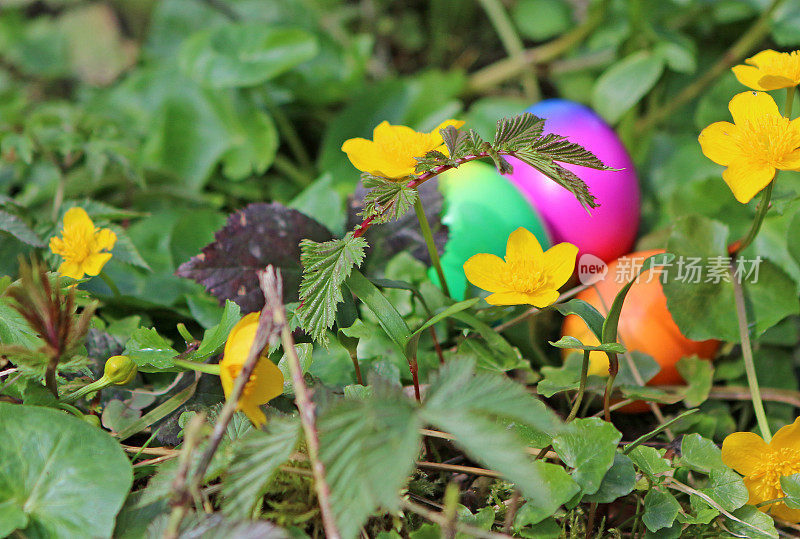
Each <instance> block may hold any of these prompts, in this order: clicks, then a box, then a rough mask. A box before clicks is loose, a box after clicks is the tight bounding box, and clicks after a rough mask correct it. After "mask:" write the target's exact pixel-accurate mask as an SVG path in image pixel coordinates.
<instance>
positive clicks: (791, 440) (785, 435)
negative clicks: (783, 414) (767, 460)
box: [769, 418, 800, 464]
mask: <svg viewBox="0 0 800 539" xmlns="http://www.w3.org/2000/svg"><path fill="white" fill-rule="evenodd" d="M769 447H770V449H775V450H778V449H783V448H788V449H797V450H800V418H797V419H795V420H794V423H791V424H789V425H786V426H784V427H781V428H780V429H778V432H776V433H775V436H773V437H772V441H771V442H770V443H769ZM799 464H800V463H799Z"/></svg>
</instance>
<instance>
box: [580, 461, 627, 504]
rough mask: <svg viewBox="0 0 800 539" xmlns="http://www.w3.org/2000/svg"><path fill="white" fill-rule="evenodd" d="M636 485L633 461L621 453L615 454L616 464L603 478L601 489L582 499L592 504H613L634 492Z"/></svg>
mask: <svg viewBox="0 0 800 539" xmlns="http://www.w3.org/2000/svg"><path fill="white" fill-rule="evenodd" d="M635 485H636V470H634V468H633V461H631V459H630V457H628V456H627V455H623V454H622V453H620V452H619V451H616V452H615V453H614V463H613V464H612V465H611V468H610V469H609V470H608V472H606V475H605V476H603V481H602V482H601V483H600V488H599V489H597V492H595V493H594V494H589V495H587V496H584V497H583V498H582V501H584V502H590V503H611V502H613V501H614V500H616V499H617V498H621V497H622V496H625V495H627V494H630V493H631V491H633V487H634V486H635Z"/></svg>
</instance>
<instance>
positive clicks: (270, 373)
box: [242, 358, 283, 404]
mask: <svg viewBox="0 0 800 539" xmlns="http://www.w3.org/2000/svg"><path fill="white" fill-rule="evenodd" d="M252 376H253V377H252V378H251V380H252V387H250V388H248V389H249V393H248V394H247V395H246V396H245V397H243V398H242V401H243V402H252V403H256V404H266V403H268V402H269V401H271V400H272V399H274V398H275V397H277V396H278V395H280V394H282V393H283V373H282V372H281V370H280V369H279V368H278V366H277V365H275V364H274V363H273V362H272V361H270V360H269V358H263V359H260V360H259V362H258V363H257V364H256V368H255V369H254V370H253V375H252Z"/></svg>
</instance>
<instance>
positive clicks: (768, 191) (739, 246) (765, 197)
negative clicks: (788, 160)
mask: <svg viewBox="0 0 800 539" xmlns="http://www.w3.org/2000/svg"><path fill="white" fill-rule="evenodd" d="M777 178H778V173H777V172H776V173H775V178H773V179H772V181H771V182H769V184H767V186H766V187H765V188H764V190H763V191H762V192H761V201H760V202H759V203H758V209H757V210H756V216H755V219H753V224H752V225H751V226H750V230H749V232H748V233H747V236H745V237H744V238H743V239H741V240H739V241H737V242H735V243H733V244H732V245H731V246H730V247H729V248H728V252H729V253H730V254H731V255H736V254H738V253H741V252H742V251H744V250H745V249H746V248H747V247H748V246H749V245H750V244H751V243H753V240H754V239H756V236H757V235H758V231H759V230H761V225H762V224H763V223H764V217H765V216H766V215H767V210H769V200H770V198H772V186H773V185H775V180H776V179H777Z"/></svg>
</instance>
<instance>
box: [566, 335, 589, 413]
mask: <svg viewBox="0 0 800 539" xmlns="http://www.w3.org/2000/svg"><path fill="white" fill-rule="evenodd" d="M588 378H589V350H584V351H583V365H581V381H580V384H579V385H578V394H577V395H575V402H574V403H572V410H570V412H569V415H568V416H567V419H565V420H564V422H565V423H569V422H570V421H572V420H573V419H575V417H577V415H578V410H580V408H581V401H582V400H583V394H584V392H585V391H586V381H587V380H588Z"/></svg>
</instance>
